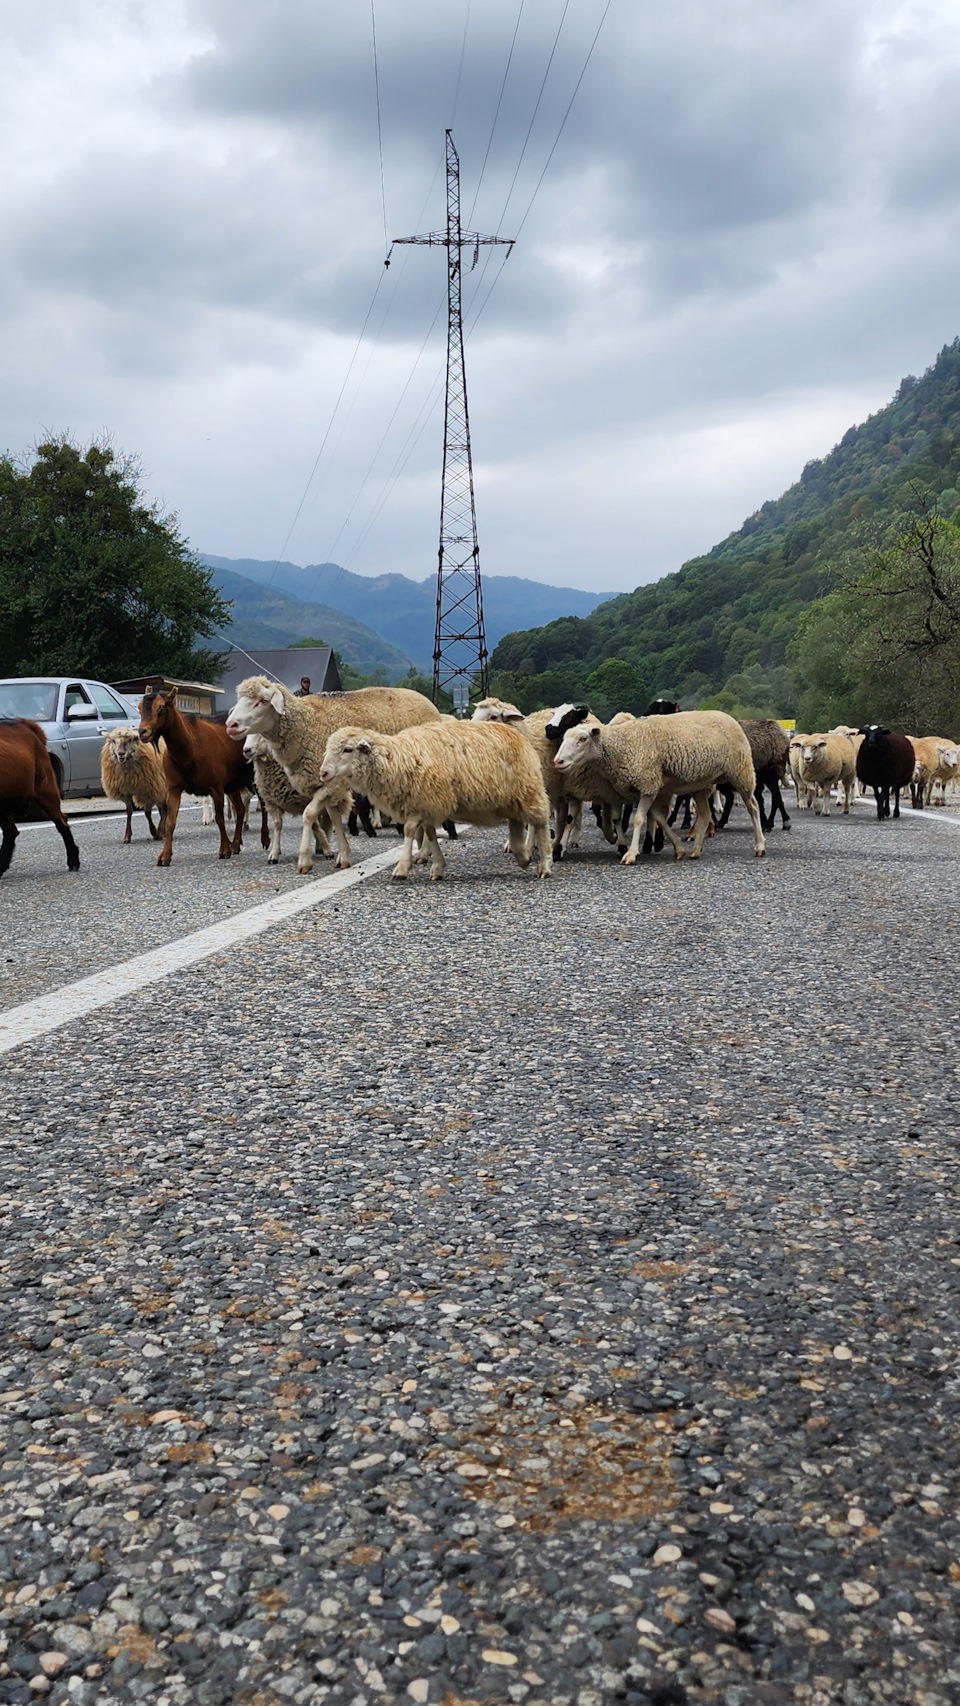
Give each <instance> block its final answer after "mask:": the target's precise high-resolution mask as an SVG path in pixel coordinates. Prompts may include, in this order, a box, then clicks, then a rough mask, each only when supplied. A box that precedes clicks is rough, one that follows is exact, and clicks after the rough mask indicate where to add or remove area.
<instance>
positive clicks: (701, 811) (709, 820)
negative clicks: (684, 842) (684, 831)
mask: <svg viewBox="0 0 960 1706" xmlns="http://www.w3.org/2000/svg"><path fill="white" fill-rule="evenodd" d="M693 798H694V800H695V801H696V806H697V827H696V831H695V833H694V837H693V846H692V847H691V849H690V857H691V859H699V857H700V854H701V853H702V851H703V844H704V842H705V841H706V839H707V834H708V832H709V831H710V830H711V829H712V828H713V817H712V815H711V812H710V798H709V795H708V794H706V793H699V794H694V796H693Z"/></svg>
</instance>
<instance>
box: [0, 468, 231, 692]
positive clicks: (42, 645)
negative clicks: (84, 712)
mask: <svg viewBox="0 0 960 1706" xmlns="http://www.w3.org/2000/svg"><path fill="white" fill-rule="evenodd" d="M229 612H230V605H229V603H227V602H225V600H224V599H222V598H221V597H220V595H219V594H218V593H217V591H216V590H215V588H214V586H213V581H212V575H211V571H210V570H209V569H206V568H204V566H203V565H202V563H200V562H199V561H198V560H197V558H196V557H195V555H194V554H193V552H192V551H191V549H190V547H189V545H188V544H187V542H186V540H185V539H184V538H183V536H182V534H181V533H180V529H179V526H178V523H177V518H176V516H172V515H166V516H165V515H162V514H161V512H160V510H159V509H158V508H157V506H156V505H152V504H149V503H148V502H146V501H145V499H144V498H143V496H142V494H141V491H140V481H139V470H138V467H137V465H136V463H135V462H134V461H132V460H131V459H130V458H129V457H124V456H118V455H117V454H116V453H115V452H114V451H113V450H112V449H111V448H110V446H109V445H107V444H91V445H90V446H89V448H88V449H87V450H85V451H81V450H80V449H78V448H77V446H76V445H74V444H72V443H70V441H69V440H68V439H65V438H60V439H53V440H50V441H49V442H47V443H45V444H41V445H39V446H38V447H37V450H36V453H35V455H33V457H32V458H31V459H29V460H28V461H26V462H22V463H17V462H14V461H13V460H12V459H11V458H10V457H9V456H4V457H0V675H24V674H27V673H35V672H36V673H43V674H48V675H62V674H70V673H72V672H74V671H76V672H77V673H78V674H83V675H91V676H94V677H100V678H106V679H107V680H108V681H109V680H116V679H117V678H118V677H123V676H130V675H140V674H143V673H145V672H146V671H148V670H164V671H166V672H167V673H169V674H172V675H179V676H184V677H200V678H206V677H209V676H210V675H214V678H215V677H216V674H217V673H219V668H220V660H221V657H222V653H221V652H220V651H219V650H214V649H212V648H207V647H204V646H198V644H197V641H198V640H199V639H213V638H216V637H217V635H218V630H220V629H221V628H222V626H223V624H224V622H225V621H227V620H228V618H229Z"/></svg>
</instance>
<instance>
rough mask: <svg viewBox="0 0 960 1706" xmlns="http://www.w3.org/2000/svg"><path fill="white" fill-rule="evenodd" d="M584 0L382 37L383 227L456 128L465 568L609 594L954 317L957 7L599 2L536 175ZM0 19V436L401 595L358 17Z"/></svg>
mask: <svg viewBox="0 0 960 1706" xmlns="http://www.w3.org/2000/svg"><path fill="white" fill-rule="evenodd" d="M605 8H606V0H566V3H565V0H523V4H522V5H521V4H520V0H472V4H471V3H468V0H445V4H444V5H442V6H441V5H438V4H437V0H429V3H428V0H376V28H377V39H378V49H379V55H378V64H379V84H380V107H381V122H382V136H383V188H384V197H385V209H386V226H387V235H388V237H390V238H393V237H399V236H406V235H408V234H412V233H413V232H417V231H424V230H427V229H430V228H431V227H433V228H436V227H439V226H441V225H442V223H443V219H444V199H443V190H444V186H443V173H442V170H440V169H439V168H440V162H441V159H442V153H443V132H444V127H445V126H446V125H450V124H452V125H453V128H454V135H455V138H456V142H457V145H458V148H459V151H460V156H461V161H462V168H463V202H464V208H463V211H464V220H465V222H466V221H467V218H468V215H469V216H470V223H471V224H472V225H474V226H476V227H479V229H480V230H481V231H483V232H487V233H495V232H500V234H501V235H503V236H507V237H513V236H515V235H517V233H518V231H519V241H518V243H517V247H516V249H515V250H514V252H513V254H512V256H511V258H510V259H509V261H508V262H506V264H505V265H503V267H502V270H501V258H500V257H501V253H502V252H501V251H491V252H490V253H492V254H493V256H494V259H493V260H492V262H491V263H490V264H489V265H486V264H485V263H486V256H485V255H484V254H483V252H481V262H480V266H479V267H478V268H477V270H476V272H475V273H473V274H471V275H470V276H469V277H468V278H467V279H466V282H465V303H466V305H467V315H466V323H467V326H468V327H469V328H472V327H473V326H474V324H475V330H471V331H470V333H469V342H468V346H467V362H468V375H469V382H470V400H471V416H472V426H473V433H474V456H475V467H476V477H477V499H478V508H479V519H480V539H481V560H482V562H483V566H484V569H485V572H487V573H490V574H520V575H527V576H530V577H532V578H534V579H537V580H544V581H552V582H555V583H559V584H566V585H576V586H583V587H589V588H591V589H595V590H623V589H625V588H629V587H632V586H635V585H637V584H638V583H639V582H641V581H647V580H652V579H655V578H656V577H657V576H659V575H661V574H663V573H666V572H668V571H669V570H671V569H673V568H676V567H678V566H679V564H680V562H681V561H682V560H683V559H684V558H685V557H688V556H691V555H693V554H694V553H696V552H698V551H702V550H705V549H708V548H709V547H710V546H711V545H712V544H714V543H716V541H717V540H718V539H720V538H722V537H723V535H724V534H725V533H727V532H728V531H730V529H731V528H734V527H736V526H738V525H739V524H740V522H741V521H742V520H743V518H744V517H745V516H746V515H747V514H749V513H750V512H751V511H752V510H753V509H755V508H756V507H757V505H758V504H759V503H761V502H762V501H763V500H764V499H765V498H767V497H771V496H775V495H776V494H777V493H779V492H780V491H781V490H782V489H783V488H784V487H785V486H787V485H788V484H790V483H791V481H792V480H793V479H794V478H796V476H797V474H798V473H799V471H800V468H801V467H802V465H803V463H804V462H805V461H806V460H807V459H808V458H809V457H811V456H816V455H820V454H822V453H823V452H824V451H826V450H828V449H829V448H830V446H831V445H832V444H833V443H835V441H836V440H837V439H838V438H839V437H840V435H841V434H842V432H843V431H844V430H845V429H846V427H847V426H848V425H849V424H850V423H851V422H852V421H855V420H862V419H863V418H864V416H865V415H867V414H868V413H870V412H871V411H872V410H873V409H876V408H878V407H880V406H882V405H883V404H884V403H885V402H886V401H888V400H889V397H890V396H891V394H892V392H893V391H894V389H895V387H896V385H897V383H898V381H899V379H900V378H901V377H902V375H903V374H904V373H907V372H921V371H922V370H923V368H924V367H926V366H927V365H929V363H930V361H931V360H932V359H933V357H934V356H935V354H936V352H937V350H938V349H939V347H940V346H941V345H942V344H943V343H944V342H946V341H948V340H950V339H952V338H953V337H954V336H955V335H956V334H957V333H958V332H960V301H958V289H957V284H958V278H960V219H958V202H960V174H958V172H957V159H958V140H960V135H958V133H960V104H958V103H957V100H956V87H957V74H958V69H960V67H958V61H960V9H958V8H957V6H956V4H955V3H954V0H671V4H670V5H669V6H664V5H663V4H662V0H611V4H610V6H609V11H608V12H607V15H606V18H605V21H604V22H603V28H602V30H601V33H600V36H599V39H598V41H597V44H596V47H595V50H594V52H593V55H592V58H591V59H590V61H589V64H588V65H587V69H586V73H585V75H584V77H583V82H582V84H581V87H580V90H579V93H578V95H577V98H576V101H575V103H574V105H573V108H572V110H571V111H570V115H569V117H568V119H567V121H566V124H565V127H564V129H563V132H562V135H561V136H560V139H559V143H558V144H557V146H556V152H555V154H554V155H553V159H552V161H551V163H550V165H549V167H548V170H547V172H546V175H545V176H544V177H543V181H542V184H541V186H540V188H539V190H537V184H538V181H539V180H540V177H541V173H542V172H543V167H544V164H545V162H546V160H547V157H548V155H549V153H550V150H551V148H552V147H553V145H554V143H555V142H556V139H557V136H558V132H559V131H560V126H561V121H562V120H563V117H564V113H565V111H566V109H567V107H568V103H569V101H570V97H571V94H572V93H573V90H574V87H575V85H576V82H577V79H578V77H579V76H580V74H581V72H582V71H583V68H584V64H585V62H586V60H587V55H588V52H589V50H590V47H591V43H592V42H593V39H594V37H595V34H596V31H597V27H598V25H599V24H600V23H601V20H602V19H603V17H604V12H605ZM0 18H2V20H3V23H2V36H3V43H2V46H3V51H2V52H0V112H2V114H3V119H2V125H3V129H4V131H5V135H4V137H3V159H4V162H5V170H4V173H3V175H2V180H0V220H2V227H3V231H4V259H3V261H2V263H0V268H2V270H0V363H2V371H3V375H4V383H3V388H2V394H0V447H6V448H8V449H10V450H11V451H13V452H15V453H20V452H22V451H23V450H25V449H27V448H28V447H29V446H30V445H31V444H34V443H36V442H37V441H38V439H40V438H41V437H42V436H43V435H44V433H47V432H59V431H69V432H71V433H73V434H74V435H75V436H76V437H77V438H79V439H88V438H89V437H90V436H91V435H93V434H96V433H100V432H103V431H107V432H109V433H110V434H111V435H112V437H113V439H114V440H115V442H116V443H117V444H118V446H120V447H122V448H123V449H125V450H128V451H133V452H136V453H138V454H139V455H140V456H141V458H142V463H143V469H144V477H145V485H146V489H147V490H148V492H149V493H150V494H151V495H152V496H154V497H156V498H158V499H160V500H161V501H162V502H163V503H164V505H165V506H166V507H167V508H169V509H175V510H177V511H178V512H179V514H180V517H181V521H182V524H183V527H184V530H185V531H186V533H187V534H188V536H189V538H190V539H191V541H192V543H193V544H194V545H195V546H196V547H197V549H199V550H202V551H209V552H213V553H217V554H221V555H224V556H253V557H263V558H275V557H276V556H278V555H279V554H280V553H281V552H282V553H283V554H284V555H285V556H286V557H289V558H291V559H293V560H294V561H296V562H300V563H307V562H321V561H325V560H333V561H336V562H339V563H345V564H347V565H348V566H349V567H351V568H352V569H354V570H356V571H358V572H360V573H364V574H377V573H381V572H383V571H384V570H388V569H390V570H398V571H400V572H402V573H405V574H410V575H413V576H415V577H416V578H422V577H423V576H424V575H426V574H429V573H431V572H432V569H433V565H434V564H435V561H436V532H437V512H438V501H439V464H440V447H441V435H442V413H441V388H440V375H441V371H442V363H443V349H444V338H445V313H444V311H443V296H444V267H443V256H442V254H440V253H438V252H436V251H431V250H425V249H400V250H398V251H397V252H396V255H395V258H394V261H393V264H392V266H391V268H390V270H389V272H387V273H384V269H383V254H384V211H383V204H382V201H381V176H380V161H379V153H378V145H377V111H376V101H375V85H374V60H373V52H372V44H371V34H372V31H371V23H372V20H371V6H370V4H369V0H270V3H269V4H265V3H264V0H56V3H55V4H54V5H53V6H47V7H24V6H22V5H20V4H19V3H15V0H2V3H0ZM558 31H559V34H558ZM511 44H514V45H513V52H512V59H510V63H509V73H508V74H507V75H506V81H504V77H505V73H506V72H507V66H508V58H509V56H510V54H511ZM551 53H552V55H553V57H552V61H551ZM501 91H502V100H501V101H500V107H499V114H498V116H497V118H496V124H495V126H494V118H495V114H496V113H497V104H498V99H499V98H500V96H501ZM538 99H539V106H537V103H538ZM534 115H535V116H534ZM531 121H532V123H531ZM491 135H492V139H491ZM485 154H486V156H487V158H486V167H485V169H484V171H483V175H482V178H481V175H480V174H481V165H482V162H483V160H484V156H485ZM535 192H536V193H535ZM474 203H475V208H474ZM371 304H372V307H371ZM478 315H479V318H478ZM365 320H366V328H367V329H366V334H365V336H364V337H363V339H362V341H359V342H358V340H359V339H360V332H361V328H362V327H363V325H364V322H365ZM351 363H352V366H351ZM345 381H346V383H344V382H345ZM341 392H342V397H341ZM338 397H341V400H340V403H339V408H338V409H337V412H336V413H335V414H334V409H335V405H336V404H337V401H338ZM331 421H332V425H331ZM324 440H325V443H324ZM321 446H324V448H323V450H322V454H320V457H319V462H317V465H316V469H315V472H314V473H313V477H312V478H311V470H312V469H313V467H314V463H315V461H316V459H317V455H318V452H319V451H320V450H321Z"/></svg>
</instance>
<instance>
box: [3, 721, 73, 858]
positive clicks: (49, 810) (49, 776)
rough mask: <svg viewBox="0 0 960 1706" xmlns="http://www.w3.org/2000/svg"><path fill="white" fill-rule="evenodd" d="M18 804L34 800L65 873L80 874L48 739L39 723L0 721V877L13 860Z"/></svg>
mask: <svg viewBox="0 0 960 1706" xmlns="http://www.w3.org/2000/svg"><path fill="white" fill-rule="evenodd" d="M21 800H35V801H36V803H37V805H38V806H39V807H40V809H41V811H45V812H46V814H47V816H48V818H50V820H51V821H52V823H53V826H54V828H55V830H56V832H57V834H58V835H59V837H60V839H61V841H62V842H63V845H64V847H65V848H66V850H67V870H68V871H79V869H80V849H79V848H78V846H77V844H76V842H75V841H74V839H73V836H72V834H71V832H70V825H69V824H68V823H67V820H66V818H65V817H64V815H63V806H62V805H61V803H60V790H59V788H58V787H57V779H56V776H55V775H54V773H53V765H52V764H51V762H50V754H49V753H48V751H47V737H46V735H45V734H44V732H43V730H42V728H41V727H40V725H39V724H38V723H31V722H30V721H29V720H28V719H27V718H26V717H16V718H3V719H2V720H0V829H2V831H3V841H2V842H0V877H2V876H3V874H4V872H5V871H6V870H7V868H8V866H9V864H10V861H11V859H12V858H13V848H14V843H15V841H16V839H17V825H16V820H15V818H14V809H15V807H16V806H17V804H18V803H19V802H20V801H21Z"/></svg>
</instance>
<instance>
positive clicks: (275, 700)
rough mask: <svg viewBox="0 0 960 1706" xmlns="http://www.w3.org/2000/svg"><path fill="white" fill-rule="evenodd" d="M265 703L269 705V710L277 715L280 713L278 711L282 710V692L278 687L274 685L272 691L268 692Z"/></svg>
mask: <svg viewBox="0 0 960 1706" xmlns="http://www.w3.org/2000/svg"><path fill="white" fill-rule="evenodd" d="M267 704H268V705H269V706H270V708H271V710H273V711H276V713H277V715H278V716H279V715H280V712H281V711H282V710H283V694H282V693H281V691H280V689H279V687H274V689H273V690H272V692H271V693H270V694H269V696H268V698H267Z"/></svg>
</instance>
